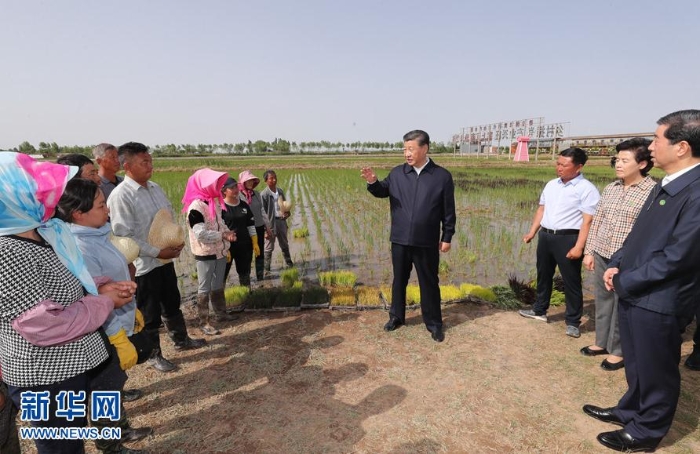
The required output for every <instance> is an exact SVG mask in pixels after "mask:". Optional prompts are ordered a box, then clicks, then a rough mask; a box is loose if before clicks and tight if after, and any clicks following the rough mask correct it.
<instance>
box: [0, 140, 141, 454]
mask: <svg viewBox="0 0 700 454" xmlns="http://www.w3.org/2000/svg"><path fill="white" fill-rule="evenodd" d="M76 171H77V168H75V167H68V166H63V165H58V164H53V163H48V162H45V163H44V162H41V163H40V162H37V161H35V160H34V159H32V158H30V157H29V156H27V155H24V154H20V153H11V152H0V364H2V373H3V380H4V381H5V382H6V383H7V384H8V391H9V395H10V397H11V398H12V400H13V401H14V403H15V405H17V407H19V408H20V410H21V414H20V416H21V417H22V419H25V420H26V419H31V420H32V421H31V424H32V426H36V427H84V426H85V425H86V423H87V419H86V417H85V416H80V415H78V416H76V417H74V418H70V419H72V420H70V421H69V418H66V417H65V415H64V416H63V417H61V416H59V415H57V414H56V413H57V412H56V411H57V409H59V407H60V404H61V403H62V402H61V399H60V398H59V399H57V397H59V396H60V393H61V391H67V392H68V393H69V395H70V394H71V393H80V392H85V395H86V396H87V394H89V378H88V375H89V373H90V371H92V370H94V369H96V368H98V366H100V365H101V364H102V363H104V362H105V360H107V359H108V357H109V353H108V349H107V345H106V343H105V338H104V334H103V333H100V332H99V331H98V328H99V327H100V326H101V325H102V324H103V323H104V321H105V320H106V319H107V316H108V315H109V314H110V313H111V312H112V310H113V309H114V308H115V307H121V306H122V305H124V304H127V303H129V302H130V301H131V300H132V298H133V294H134V292H135V291H136V285H135V284H134V283H133V282H130V281H128V282H126V281H122V282H107V283H105V282H106V280H101V279H96V280H93V278H92V277H91V276H90V274H89V272H88V270H87V268H86V267H85V264H84V261H83V258H82V255H81V254H80V251H79V250H78V248H77V246H76V244H75V240H74V239H73V237H72V234H71V232H70V230H69V229H68V227H67V226H66V224H65V223H64V222H63V221H60V220H58V219H52V215H53V213H54V210H55V208H56V205H57V204H58V201H59V199H60V197H61V194H62V192H63V190H64V188H65V185H66V182H67V181H68V180H69V179H70V178H71V177H72V176H73V175H75V173H76ZM100 284H102V285H100ZM27 391H28V393H25V392H27ZM22 393H25V395H24V397H22ZM35 393H44V394H42V395H45V396H48V399H46V404H45V405H44V404H43V399H42V398H40V397H38V396H40V395H38V394H35ZM30 399H34V400H35V402H36V405H31V402H30ZM23 404H24V406H23ZM82 404H83V405H84V406H85V408H86V409H87V406H88V402H87V399H86V398H85V400H84V401H82ZM64 409H65V408H64ZM30 410H34V411H30ZM59 413H60V412H59ZM35 444H36V447H37V450H38V452H39V453H40V454H41V453H45V452H51V453H66V454H68V453H70V454H75V453H78V454H80V453H83V452H84V444H83V441H82V440H58V439H47V440H40V439H36V440H35Z"/></svg>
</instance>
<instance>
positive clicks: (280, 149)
mask: <svg viewBox="0 0 700 454" xmlns="http://www.w3.org/2000/svg"><path fill="white" fill-rule="evenodd" d="M115 145H117V146H119V144H115ZM93 147H94V145H86V146H80V145H70V146H65V145H58V144H57V143H56V142H50V143H49V142H39V145H38V146H37V147H35V146H34V145H32V144H31V143H30V142H28V141H24V142H22V143H21V144H19V145H18V146H17V147H15V148H13V149H12V150H13V151H17V152H20V153H26V154H41V155H43V156H44V157H47V158H51V157H56V156H61V155H64V154H68V153H80V154H84V155H87V156H90V155H91V153H92V148H93ZM150 148H151V150H153V152H154V153H156V154H158V155H161V156H192V155H207V154H256V155H264V154H291V153H300V154H307V153H391V152H397V153H398V152H401V150H403V142H393V143H392V142H345V143H344V142H329V141H327V140H322V141H319V142H290V141H288V140H284V139H275V140H273V141H271V142H267V141H265V140H256V141H255V142H253V141H251V140H249V141H248V142H239V143H222V144H201V143H200V144H197V145H194V144H179V145H178V144H174V143H171V144H166V145H154V146H152V147H150ZM430 150H431V152H433V153H447V152H450V153H451V152H452V151H453V146H452V144H444V143H442V142H433V143H431V145H430Z"/></svg>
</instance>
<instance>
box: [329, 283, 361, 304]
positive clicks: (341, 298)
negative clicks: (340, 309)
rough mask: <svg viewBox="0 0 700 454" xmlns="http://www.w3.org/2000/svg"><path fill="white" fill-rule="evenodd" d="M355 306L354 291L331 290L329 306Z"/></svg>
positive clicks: (347, 289)
mask: <svg viewBox="0 0 700 454" xmlns="http://www.w3.org/2000/svg"><path fill="white" fill-rule="evenodd" d="M354 305H355V291H354V290H353V289H352V288H343V287H337V288H332V289H331V306H347V307H351V306H354Z"/></svg>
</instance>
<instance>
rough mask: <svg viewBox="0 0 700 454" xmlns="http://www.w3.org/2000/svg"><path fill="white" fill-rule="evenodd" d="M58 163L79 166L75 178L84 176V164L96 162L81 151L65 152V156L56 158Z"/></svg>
mask: <svg viewBox="0 0 700 454" xmlns="http://www.w3.org/2000/svg"><path fill="white" fill-rule="evenodd" d="M56 164H63V165H64V166H76V167H77V168H78V173H76V174H75V177H74V178H83V166H84V165H85V164H92V165H95V163H94V162H92V159H90V158H88V157H87V156H85V155H84V154H80V153H70V154H64V155H63V156H61V157H59V158H58V159H56Z"/></svg>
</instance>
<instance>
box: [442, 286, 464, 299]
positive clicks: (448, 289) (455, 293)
mask: <svg viewBox="0 0 700 454" xmlns="http://www.w3.org/2000/svg"><path fill="white" fill-rule="evenodd" d="M460 298H462V291H461V290H460V289H459V288H458V287H457V286H456V285H441V286H440V299H442V301H454V300H458V299H460Z"/></svg>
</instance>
